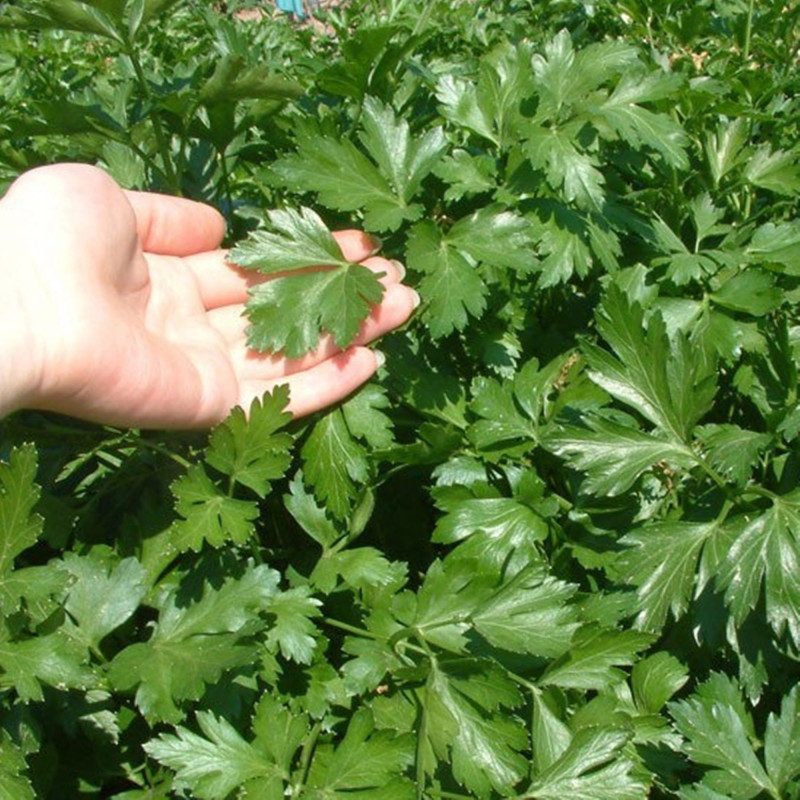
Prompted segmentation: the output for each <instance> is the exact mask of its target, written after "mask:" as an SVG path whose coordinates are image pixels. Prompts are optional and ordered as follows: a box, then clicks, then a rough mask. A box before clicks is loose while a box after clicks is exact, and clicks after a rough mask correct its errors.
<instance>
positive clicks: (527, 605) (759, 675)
mask: <svg viewBox="0 0 800 800" xmlns="http://www.w3.org/2000/svg"><path fill="white" fill-rule="evenodd" d="M220 5H223V4H220ZM224 5H225V6H226V7H225V8H219V7H217V8H212V7H211V4H210V3H201V2H199V0H196V1H195V2H191V1H190V0H186V1H183V2H170V0H84V2H78V1H77V0H30V2H25V3H11V4H3V6H2V10H1V11H0V23H2V24H3V25H5V26H6V29H5V30H3V31H0V81H1V82H0V94H1V95H2V100H3V105H4V111H3V114H2V117H0V180H2V181H3V182H4V183H6V184H7V183H8V181H10V180H11V179H13V177H14V176H15V175H16V174H18V173H19V171H21V170H22V169H24V168H27V167H29V166H33V165H35V164H40V163H47V162H52V161H55V160H61V159H77V160H84V161H89V162H92V163H98V164H101V165H102V166H104V167H105V168H106V169H108V170H109V171H110V172H111V173H112V174H113V175H114V176H115V177H116V178H117V179H118V180H119V181H120V182H121V183H122V184H123V185H125V186H127V187H134V188H157V189H160V190H166V191H172V192H181V193H183V194H186V195H187V196H191V197H195V198H198V199H205V200H207V201H209V202H212V203H215V204H216V205H218V206H219V207H220V208H222V209H223V211H224V212H225V213H226V214H227V216H228V219H229V222H230V236H231V243H236V245H237V246H236V249H235V250H234V257H235V258H236V259H237V260H238V261H239V262H240V263H242V264H243V265H247V266H251V267H253V268H256V269H262V270H265V271H268V272H269V271H274V270H278V269H285V268H287V267H291V268H296V267H302V266H304V265H306V264H315V263H319V262H320V261H321V260H322V261H325V263H328V264H331V265H335V268H334V269H332V270H330V271H326V272H322V273H319V272H318V273H314V274H308V273H304V274H303V275H301V276H299V277H282V278H278V279H277V280H275V281H273V282H271V283H268V284H266V285H265V286H266V288H264V289H263V290H259V291H257V292H254V294H253V297H252V300H251V302H250V306H251V308H250V311H251V321H252V326H251V342H252V344H253V345H254V346H256V347H260V348H266V349H269V348H286V349H287V350H288V351H289V352H293V353H302V352H304V351H306V350H308V349H309V348H311V347H313V345H314V342H315V341H316V339H317V336H318V334H319V332H320V330H325V331H329V332H330V333H332V334H333V335H334V336H335V337H336V339H337V341H338V342H339V343H340V344H343V345H344V344H346V343H347V342H348V341H350V339H351V338H352V336H353V334H354V332H355V331H356V330H357V328H358V325H359V322H360V320H361V319H363V317H364V315H365V314H366V313H368V309H369V306H370V304H371V303H374V302H375V301H376V300H377V299H378V298H379V297H380V287H379V284H377V282H376V281H375V279H374V277H373V276H372V274H371V273H369V274H367V271H365V270H361V269H360V268H359V267H357V266H356V265H352V264H348V263H347V262H346V261H345V260H344V259H343V258H342V256H341V253H340V252H338V249H337V247H336V245H335V243H334V242H333V240H332V239H331V237H330V236H329V235H328V233H327V227H329V228H334V229H335V228H337V227H344V226H352V225H359V226H361V227H363V228H364V229H366V230H368V231H370V232H372V233H375V234H378V235H380V236H381V237H382V238H383V240H384V252H385V253H386V254H387V255H388V256H390V257H394V258H398V259H400V260H403V261H404V262H406V263H407V265H408V268H409V277H408V280H409V282H410V283H411V284H412V285H415V286H416V287H417V288H418V290H419V292H420V294H421V295H422V299H423V305H422V306H421V308H420V310H419V312H418V313H417V315H416V317H415V318H414V319H413V320H412V321H411V322H410V323H409V324H408V325H407V326H406V329H405V330H403V331H401V332H397V333H395V334H392V335H391V336H389V337H387V338H386V339H385V340H384V341H383V342H382V343H381V348H382V349H383V350H384V351H385V352H386V354H387V361H386V365H385V367H384V368H383V369H382V370H381V372H380V374H379V376H378V379H377V380H375V381H373V382H372V383H371V384H370V385H368V386H366V387H365V388H364V389H363V390H362V391H360V392H358V393H357V394H356V395H355V396H354V397H352V398H351V399H349V400H348V401H347V402H346V403H344V404H343V405H341V406H340V407H339V408H336V409H333V410H331V411H330V412H328V413H326V414H321V415H318V416H317V417H316V418H314V419H311V420H303V421H291V420H290V419H289V415H288V414H286V413H284V412H283V409H284V407H285V405H286V402H287V395H286V392H283V391H281V390H278V391H277V392H276V393H275V395H274V396H267V397H265V398H264V401H263V403H262V404H258V403H257V404H255V405H254V406H253V408H251V409H250V410H249V419H247V418H246V417H245V414H244V412H242V411H241V410H237V411H236V412H234V413H233V414H232V416H231V417H230V418H229V419H228V420H227V421H226V422H225V423H223V424H222V425H220V426H218V427H217V428H216V429H215V430H213V431H212V432H211V434H210V437H202V436H197V435H191V436H190V435H162V434H159V433H157V432H140V431H122V430H114V429H110V428H100V427H96V426H91V425H84V424H80V423H76V422H73V421H70V420H65V419H62V418H58V417H55V416H50V415H43V414H32V413H22V414H17V415H16V416H14V417H13V418H11V419H9V420H6V421H5V422H4V423H3V424H2V425H0V435H1V437H2V438H1V439H0V441H1V442H2V444H0V455H2V459H3V463H2V464H0V612H2V624H1V625H0V798H3V800H5V798H9V799H10V798H13V800H27V798H34V797H39V798H46V799H47V800H50V799H51V798H52V799H55V798H58V799H59V800H61V799H62V798H83V797H85V798H101V797H102V798H115V799H116V800H145V798H150V799H151V800H154V799H155V798H181V797H184V798H188V797H191V798H199V800H224V799H225V798H229V797H248V798H258V799H259V800H261V799H262V798H263V799H264V800H272V799H273V798H274V800H279V798H284V797H290V798H306V799H307V800H312V798H313V800H322V799H323V798H327V799H329V800H330V799H332V798H348V797H349V798H354V799H355V798H375V799H376V800H394V799H395V798H396V799H397V800H404V799H405V798H414V797H418V798H431V799H432V798H455V799H456V800H457V799H458V798H466V797H477V798H492V797H497V798H519V800H521V799H522V798H529V799H530V800H534V799H535V800H544V798H553V799H554V800H555V799H556V798H564V799H566V798H570V799H571V800H575V799H576V800H628V799H630V800H636V798H645V797H652V798H681V799H682V800H724V798H733V800H748V799H749V798H762V799H763V798H772V799H773V800H798V798H800V690H798V689H797V681H798V678H800V488H798V486H799V485H800V439H798V436H799V435H800V399H799V398H798V392H797V387H798V368H799V367H800V217H798V201H797V198H798V194H799V193H800V160H798V155H797V154H798V146H797V142H798V134H799V133H800V131H798V123H800V100H798V95H799V94H800V77H798V58H799V57H800V50H799V49H798V48H800V26H799V22H800V6H798V4H797V3H796V1H795V0H789V2H787V3H785V4H781V3H754V2H752V0H751V1H750V2H747V1H746V0H691V1H690V0H673V1H672V2H670V1H669V0H657V2H652V3H645V2H641V0H596V1H595V2H588V0H586V1H585V2H577V1H575V0H560V1H558V2H546V3H545V2H536V0H528V1H527V2H526V1H525V0H505V1H504V2H492V3H474V2H453V0H432V1H430V2H423V0H377V1H375V0H373V2H359V1H357V0H354V1H353V2H351V3H344V4H341V5H340V6H338V7H335V8H334V9H333V10H330V11H329V12H327V13H326V14H325V15H323V16H322V20H323V23H324V24H317V25H308V24H302V25H301V24H297V23H296V22H294V21H292V20H291V19H290V18H288V17H286V18H284V17H280V16H279V15H269V14H267V15H266V16H264V17H261V18H258V19H255V20H253V19H241V18H240V17H239V16H237V15H236V13H235V12H237V11H238V10H239V9H241V8H243V7H245V6H253V5H255V4H254V3H250V4H247V3H234V2H229V3H227V4H224ZM31 29H34V31H35V32H34V33H31V32H30V30H31ZM312 208H313V209H314V211H313V212H312V211H310V210H309V209H312ZM274 209H278V210H277V211H276V210H274ZM303 209H306V210H303ZM270 210H271V211H270ZM326 226H327V227H326ZM287 307H288V308H292V309H295V308H298V307H299V308H302V309H303V312H304V313H303V314H302V315H300V316H287V315H286V314H285V313H283V311H282V310H283V309H286V308H287Z"/></svg>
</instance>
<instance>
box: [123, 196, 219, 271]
mask: <svg viewBox="0 0 800 800" xmlns="http://www.w3.org/2000/svg"><path fill="white" fill-rule="evenodd" d="M125 196H126V197H127V199H128V202H129V203H130V204H131V207H132V208H133V211H134V214H135V215H136V227H137V230H138V232H139V238H140V239H141V242H142V249H143V250H144V251H145V252H146V253H156V254H159V255H171V256H188V255H191V254H193V253H204V252H206V251H209V250H212V251H213V250H215V249H216V248H217V247H219V245H220V242H221V241H222V238H223V236H224V235H225V219H224V217H223V216H222V214H220V213H219V211H217V210H216V209H215V208H212V207H211V206H209V205H206V204H205V203H197V202H195V201H194V200H187V199H186V198H184V197H171V196H169V195H165V194H155V193H152V192H125Z"/></svg>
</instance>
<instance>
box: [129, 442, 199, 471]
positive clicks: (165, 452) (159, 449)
mask: <svg viewBox="0 0 800 800" xmlns="http://www.w3.org/2000/svg"><path fill="white" fill-rule="evenodd" d="M136 444H137V445H140V446H141V447H144V448H145V450H152V451H153V452H155V453H160V454H161V455H162V456H166V457H167V458H171V459H172V460H173V461H174V462H175V463H176V464H180V465H181V466H182V467H183V468H184V469H189V468H190V467H192V466H194V465H193V464H192V462H191V461H189V460H188V459H186V458H184V457H183V456H182V455H179V454H178V453H173V452H172V450H169V449H168V448H166V447H164V445H163V444H159V443H158V442H151V441H149V440H148V439H139V440H138V441H137V442H136Z"/></svg>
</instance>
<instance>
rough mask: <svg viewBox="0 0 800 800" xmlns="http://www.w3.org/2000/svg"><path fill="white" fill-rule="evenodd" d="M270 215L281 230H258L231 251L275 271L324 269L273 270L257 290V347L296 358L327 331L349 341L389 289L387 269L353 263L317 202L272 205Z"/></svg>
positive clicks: (251, 340)
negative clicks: (383, 279)
mask: <svg viewBox="0 0 800 800" xmlns="http://www.w3.org/2000/svg"><path fill="white" fill-rule="evenodd" d="M269 219H270V223H271V225H272V227H273V229H274V230H272V231H264V230H258V231H255V232H254V233H253V234H252V235H251V238H250V239H249V240H247V241H245V242H242V243H240V244H239V245H237V246H236V247H235V248H234V249H233V250H231V253H230V258H231V260H232V261H234V263H236V264H239V265H240V266H243V267H248V268H254V269H258V270H260V271H261V272H265V273H267V274H274V273H282V272H286V271H292V270H298V269H304V268H306V267H316V269H314V270H312V271H310V272H309V271H304V272H300V273H298V272H290V274H288V275H280V276H278V277H273V278H272V279H271V280H268V281H266V282H264V283H260V284H258V285H257V286H255V287H254V288H253V289H251V290H250V295H251V296H250V299H249V300H248V302H247V310H248V315H249V318H250V322H251V325H250V327H249V328H248V333H247V341H248V344H249V346H250V347H253V348H255V349H256V350H273V351H279V350H282V351H284V352H285V353H286V355H287V356H288V357H289V358H295V357H298V356H302V355H304V354H305V353H307V352H309V351H311V350H314V349H316V347H317V346H318V344H319V338H320V336H321V335H322V334H323V333H329V334H331V336H333V339H334V341H335V342H336V344H337V346H339V347H341V348H345V347H347V346H349V345H350V344H351V343H352V341H353V339H354V338H355V336H356V334H357V333H358V330H359V328H360V327H361V323H362V322H363V321H364V320H365V319H366V318H367V316H368V314H369V312H370V310H371V309H372V307H373V306H374V305H375V304H376V303H378V302H380V299H381V297H382V296H383V285H382V284H381V283H380V281H379V277H380V276H378V275H376V274H375V273H374V272H372V271H371V270H369V269H367V268H366V267H364V266H361V265H360V264H352V263H350V262H348V261H347V260H346V259H345V258H344V256H343V255H342V252H341V250H340V248H339V245H338V244H337V243H336V240H335V239H334V238H333V236H332V235H331V233H330V231H328V229H327V228H326V227H325V225H324V224H323V222H322V220H321V219H320V218H319V217H318V216H317V215H316V214H315V213H314V212H313V211H311V210H310V209H307V208H304V209H302V210H301V211H299V212H297V211H293V210H289V209H286V210H282V211H271V212H270V214H269ZM286 308H292V309H295V313H293V314H286V313H285V310H286Z"/></svg>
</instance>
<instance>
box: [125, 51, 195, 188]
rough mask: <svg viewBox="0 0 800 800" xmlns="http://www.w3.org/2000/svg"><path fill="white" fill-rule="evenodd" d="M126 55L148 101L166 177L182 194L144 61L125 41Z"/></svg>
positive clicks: (148, 113) (148, 111)
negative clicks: (145, 71)
mask: <svg viewBox="0 0 800 800" xmlns="http://www.w3.org/2000/svg"><path fill="white" fill-rule="evenodd" d="M125 55H127V56H128V58H129V59H130V60H131V64H132V66H133V71H134V72H135V73H136V80H137V81H138V82H139V86H140V88H141V90H142V94H143V95H144V98H145V100H146V101H147V105H148V109H147V115H148V117H149V118H150V122H151V124H152V125H153V133H154V134H155V137H156V146H157V148H158V152H159V154H160V156H161V161H162V164H163V167H164V177H165V178H166V179H167V183H168V184H169V186H170V188H171V189H172V190H173V191H174V192H175V193H176V194H180V193H181V190H180V184H179V183H178V176H177V174H176V172H175V165H174V164H173V162H172V155H171V154H170V151H169V145H168V143H167V136H166V133H165V132H164V126H163V125H162V122H161V115H160V114H159V113H158V112H157V111H156V110H155V97H154V96H153V92H152V90H151V89H150V83H149V82H148V80H147V76H146V75H145V74H144V69H143V68H142V63H141V62H140V61H139V57H138V56H137V55H136V50H135V49H134V47H133V45H132V44H131V43H130V42H126V43H125Z"/></svg>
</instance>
